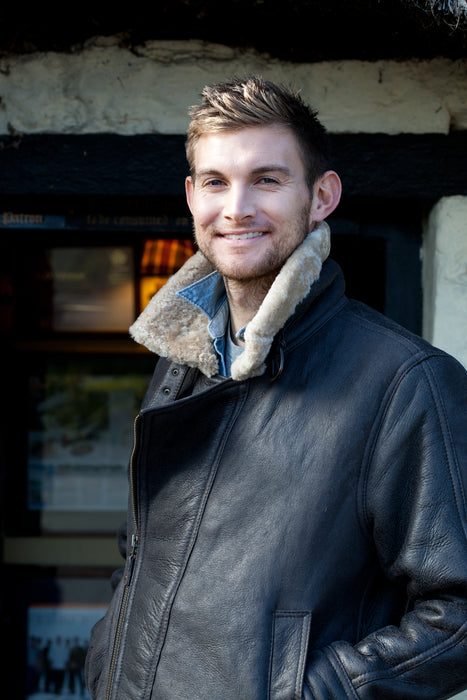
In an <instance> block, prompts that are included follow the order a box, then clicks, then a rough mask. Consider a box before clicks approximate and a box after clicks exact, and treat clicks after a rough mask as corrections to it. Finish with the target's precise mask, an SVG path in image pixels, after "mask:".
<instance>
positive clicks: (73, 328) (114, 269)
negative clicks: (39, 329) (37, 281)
mask: <svg viewBox="0 0 467 700" xmlns="http://www.w3.org/2000/svg"><path fill="white" fill-rule="evenodd" d="M48 256H49V264H50V275H51V278H52V280H53V287H52V297H53V298H52V309H53V313H52V319H53V321H52V330H54V331H58V332H77V331H79V332H98V333H103V332H127V330H128V328H129V326H130V325H131V324H132V322H133V320H134V316H135V271H134V254H133V248H132V247H129V246H93V247H89V246H88V247H69V246H68V247H55V248H51V249H50V250H49V251H48Z"/></svg>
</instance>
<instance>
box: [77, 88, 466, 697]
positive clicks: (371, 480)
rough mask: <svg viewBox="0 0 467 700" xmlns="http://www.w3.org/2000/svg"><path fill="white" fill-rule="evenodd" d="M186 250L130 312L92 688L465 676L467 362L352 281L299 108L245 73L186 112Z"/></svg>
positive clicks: (401, 682) (319, 137) (308, 113)
mask: <svg viewBox="0 0 467 700" xmlns="http://www.w3.org/2000/svg"><path fill="white" fill-rule="evenodd" d="M191 114H192V122H191V124H190V127H189V130H188V138H187V156H188V160H189V164H190V170H191V175H190V177H188V178H187V182H186V192H187V199H188V204H189V207H190V209H191V212H192V214H193V220H194V227H195V237H196V242H197V244H198V247H199V249H200V251H199V252H198V253H196V254H195V255H194V256H193V257H192V258H190V259H189V261H188V262H187V263H186V264H185V265H184V267H183V268H182V269H181V270H180V271H179V272H178V273H177V274H176V275H174V277H172V278H171V279H170V280H169V282H167V284H166V285H165V287H163V288H162V290H161V291H160V292H159V293H158V294H157V295H156V296H155V297H154V298H153V300H152V301H151V303H150V304H149V306H148V307H147V308H146V309H145V311H144V312H143V313H142V315H141V316H140V318H139V319H138V320H137V321H136V322H135V324H134V325H133V326H132V329H131V332H132V334H133V337H134V338H135V339H136V340H137V341H138V342H140V343H143V344H144V345H146V346H147V347H148V348H149V349H151V350H152V351H154V352H155V353H156V354H157V356H158V357H159V358H160V359H159V360H158V363H157V365H156V370H155V373H154V377H153V381H152V383H151V386H150V388H149V390H148V393H147V396H146V398H145V401H144V405H143V409H142V411H141V413H140V415H139V416H138V418H137V420H136V424H135V446H134V451H133V455H132V459H131V465H130V498H129V519H128V551H127V560H126V565H125V570H124V573H123V577H122V579H121V581H120V583H119V584H118V586H117V589H116V592H115V594H114V597H113V600H112V603H111V606H110V608H109V611H108V613H107V615H106V617H105V618H104V619H103V620H102V621H101V622H100V623H98V625H97V626H96V627H95V629H94V631H93V635H92V641H91V647H90V651H89V654H88V658H87V680H88V685H89V688H90V691H91V694H92V696H93V698H98V699H99V700H101V699H103V698H108V699H109V700H110V699H112V700H116V699H118V700H136V699H138V700H139V699H142V698H147V699H148V700H149V699H151V700H156V699H157V700H182V699H183V700H186V699H188V698H190V700H195V699H197V700H198V699H199V700H201V699H202V700H261V699H263V698H272V699H273V700H286V699H289V698H306V699H311V698H315V699H318V700H328V699H330V698H336V699H344V698H388V699H389V698H391V699H392V698H405V699H407V698H445V697H448V696H450V695H451V694H454V693H455V692H457V691H458V690H460V689H462V688H464V687H466V686H467V663H466V661H467V601H466V597H467V540H466V535H467V518H466V486H467V484H466V480H467V473H466V471H467V470H466V460H465V456H466V434H467V431H466V397H467V378H466V372H465V371H464V370H463V368H462V367H461V366H460V365H459V364H458V363H457V362H456V361H455V360H454V359H453V358H451V357H449V356H447V355H446V354H445V353H443V352H441V351H440V350H437V349H435V348H433V347H431V346H430V345H428V344H427V343H426V342H424V341H423V340H421V339H420V338H418V337H415V336H413V335H412V334H410V333H409V332H407V331H405V330H403V329H401V328H400V327H398V326H397V325H396V324H394V323H393V322H391V321H389V320H388V319H385V318H384V317H382V316H380V315H379V314H377V313H376V312H374V311H372V310H370V309H368V308H367V307H365V306H363V305H361V304H359V303H356V302H353V301H349V300H348V299H347V298H346V297H345V296H344V282H343V279H342V275H341V272H340V269H339V268H338V266H337V265H336V264H335V263H334V262H333V261H332V260H328V259H327V258H328V254H329V227H328V225H327V224H326V223H325V221H324V220H325V219H326V217H328V216H329V214H331V212H332V211H333V210H334V209H335V207H336V206H337V204H338V201H339V197H340V191H341V187H340V181H339V177H338V176H337V174H336V173H335V172H334V171H333V170H332V169H330V167H329V165H328V162H327V158H326V152H325V134H324V130H323V128H322V126H321V125H320V123H319V122H318V120H317V119H316V115H315V113H314V112H313V111H312V110H310V109H309V108H308V107H307V106H306V105H305V104H304V103H303V102H302V100H301V99H300V98H299V97H298V96H297V95H295V94H293V93H291V92H290V91H288V90H285V89H282V88H279V87H277V86H275V85H273V84H271V83H267V82H264V81H262V80H261V79H259V78H255V77H252V78H247V79H245V80H234V81H232V82H228V83H225V84H220V85H215V86H213V87H208V88H205V90H204V92H203V100H202V102H201V104H200V105H198V106H196V107H194V108H193V109H192V112H191Z"/></svg>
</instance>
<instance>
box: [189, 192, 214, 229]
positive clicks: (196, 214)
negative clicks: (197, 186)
mask: <svg viewBox="0 0 467 700" xmlns="http://www.w3.org/2000/svg"><path fill="white" fill-rule="evenodd" d="M191 213H192V215H193V218H194V220H195V222H196V223H197V224H198V225H199V226H207V225H208V224H209V223H210V222H211V221H212V220H213V219H214V218H215V217H216V215H217V210H216V207H215V206H214V203H213V202H212V201H208V200H206V199H197V200H196V201H195V202H193V206H192V210H191Z"/></svg>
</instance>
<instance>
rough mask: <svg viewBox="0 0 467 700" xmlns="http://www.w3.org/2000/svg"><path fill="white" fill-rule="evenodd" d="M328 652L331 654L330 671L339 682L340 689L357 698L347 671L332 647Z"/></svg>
mask: <svg viewBox="0 0 467 700" xmlns="http://www.w3.org/2000/svg"><path fill="white" fill-rule="evenodd" d="M329 651H330V653H331V655H330V658H329V663H330V664H331V666H332V669H333V671H334V673H335V674H336V677H337V679H338V680H339V682H340V684H341V686H342V688H343V689H344V690H345V691H346V693H347V691H350V692H351V693H352V697H354V698H358V694H357V691H356V690H355V688H354V685H353V682H352V681H351V679H350V677H349V675H348V673H347V671H346V670H345V668H344V666H343V664H342V661H341V660H340V658H339V656H338V655H337V654H336V652H335V651H334V649H333V648H332V647H329Z"/></svg>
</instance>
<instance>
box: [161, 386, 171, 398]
mask: <svg viewBox="0 0 467 700" xmlns="http://www.w3.org/2000/svg"><path fill="white" fill-rule="evenodd" d="M162 391H163V392H164V394H165V395H166V396H168V395H169V394H170V389H169V387H168V386H166V387H165V388H164V389H163V390H162Z"/></svg>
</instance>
